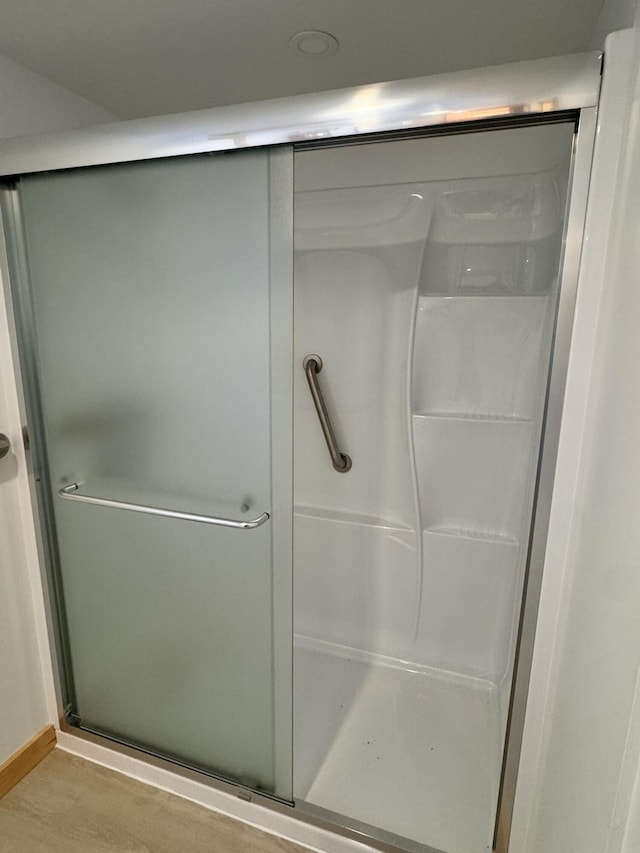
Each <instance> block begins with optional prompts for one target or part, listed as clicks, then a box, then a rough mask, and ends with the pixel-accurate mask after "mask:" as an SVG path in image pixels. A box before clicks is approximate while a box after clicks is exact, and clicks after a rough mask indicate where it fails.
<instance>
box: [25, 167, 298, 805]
mask: <svg viewBox="0 0 640 853" xmlns="http://www.w3.org/2000/svg"><path fill="white" fill-rule="evenodd" d="M273 156H274V155H272V154H270V153H269V152H268V151H254V152H243V153H234V154H230V155H223V156H202V157H192V158H182V159H176V160H168V161H156V162H147V163H138V164H133V165H118V166H110V167H104V168H94V169H90V170H77V171H73V172H69V173H59V174H51V175H42V176H33V177H29V178H26V179H23V181H22V183H21V194H22V205H23V215H24V225H25V233H26V240H27V251H28V261H29V268H30V275H31V280H32V292H33V305H34V313H35V324H36V329H37V346H38V353H39V373H40V384H41V398H42V408H43V412H44V427H45V434H46V445H47V452H48V461H49V476H50V480H51V489H52V494H53V497H52V501H53V506H54V509H55V527H56V534H57V539H58V543H59V553H60V564H61V574H62V585H63V589H64V601H65V607H66V617H67V622H68V630H69V637H70V648H71V658H72V661H71V663H72V670H73V676H74V682H75V693H76V696H75V708H74V710H75V711H76V712H77V714H78V715H79V716H80V718H81V720H82V725H83V726H85V727H87V728H91V729H95V730H98V731H100V732H105V733H110V734H113V735H115V736H117V737H119V738H122V739H124V740H127V741H130V742H133V743H136V744H139V745H142V746H145V747H147V748H149V749H151V750H153V751H156V752H158V753H162V754H164V755H168V756H171V757H175V758H177V759H179V760H181V761H184V762H187V763H188V764H191V765H194V766H198V767H202V768H204V769H207V770H209V771H212V772H214V773H218V774H221V775H223V776H225V777H228V778H230V779H234V780H239V781H241V782H242V783H244V784H246V785H248V786H251V787H253V788H256V789H260V790H264V791H268V792H275V793H277V794H278V795H280V796H282V797H285V798H290V795H291V787H290V786H291V781H290V778H288V779H287V773H286V772H284V773H283V772H282V768H283V767H285V768H286V766H287V760H286V758H285V760H284V761H283V760H282V756H281V755H280V756H277V755H276V752H277V751H278V749H284V750H285V753H286V752H287V750H290V744H288V743H287V740H289V741H290V736H289V738H288V739H287V737H286V736H283V732H282V720H281V719H279V720H276V710H277V709H278V708H280V709H285V710H284V718H285V719H286V718H287V714H286V706H287V704H290V699H289V695H290V691H291V685H290V683H287V681H286V679H283V678H279V679H278V693H277V695H275V693H274V671H275V670H278V669H281V668H284V669H285V670H286V669H287V661H288V660H289V658H290V652H289V651H288V646H289V645H290V638H289V639H287V637H286V625H287V619H286V616H285V618H284V623H283V624H284V631H283V629H282V626H281V627H280V630H279V631H277V630H274V617H273V614H274V612H279V608H282V603H283V602H285V603H286V600H287V596H290V577H289V578H288V579H287V574H286V572H287V567H286V565H284V567H283V566H282V565H280V566H279V567H278V572H280V574H279V575H278V576H277V582H276V583H274V574H273V569H272V545H273V538H274V536H276V534H274V526H273V522H274V519H273V518H272V519H270V520H269V521H268V522H267V523H265V524H263V525H262V526H260V527H258V528H257V529H252V530H239V529H228V528H223V527H217V526H214V525H209V524H203V523H196V522H193V521H185V520H177V519H174V518H161V517H156V516H152V515H148V514H144V513H134V512H129V511H126V510H123V509H117V508H111V507H105V506H91V505H86V504H81V503H78V502H71V501H65V500H62V499H61V498H60V497H58V496H57V495H56V493H57V491H58V490H59V489H60V488H61V487H62V486H63V485H64V484H68V483H78V484H80V489H79V491H78V494H85V495H91V496H94V497H99V498H104V499H107V500H118V501H128V502H135V503H138V504H142V505H146V506H152V507H163V508H168V509H171V510H176V511H184V512H191V513H198V514H202V515H207V516H214V517H220V516H221V517H225V518H231V519H237V520H241V521H246V520H250V519H254V518H256V517H259V516H260V515H261V514H262V513H263V512H265V511H266V512H270V513H271V512H272V487H271V467H272V441H271V434H272V412H271V408H270V407H271V401H270V388H271V382H272V380H273V378H274V377H273V376H272V374H271V357H270V351H271V347H272V343H273V342H272V341H271V339H270V321H271V311H272V302H273V303H274V304H279V303H278V299H280V298H281V297H279V296H277V295H276V297H275V298H273V299H272V297H273V293H270V270H271V268H272V249H273V246H274V241H277V240H279V241H280V243H281V245H283V246H285V247H286V245H290V235H289V233H288V232H287V230H286V228H287V226H288V228H289V229H290V216H289V221H288V222H287V221H286V220H287V217H286V216H285V217H282V216H281V217H280V218H279V219H278V217H275V218H274V217H273V216H272V215H271V213H272V208H273V197H274V194H273V187H272V186H270V184H271V183H272V182H271V180H270V175H271V167H270V163H271V164H272V162H273V161H272V158H273ZM287 156H288V157H290V156H291V155H290V152H289V153H288V154H287ZM287 204H288V205H289V206H290V204H291V202H290V200H289V201H288V202H287V201H286V200H285V201H284V202H283V201H282V199H280V200H279V205H280V208H281V209H283V210H284V209H285V208H286V206H287ZM278 286H281V283H280V284H279V285H278ZM284 286H285V288H286V287H287V286H290V283H287V282H286V281H285V283H284ZM283 304H285V306H286V299H285V300H284V303H283ZM288 322H289V323H290V319H289V321H288ZM279 323H280V325H282V324H283V321H282V319H280V320H279ZM285 325H286V323H285ZM278 346H279V344H278V343H277V342H276V343H275V344H274V351H276V352H278V353H280V355H279V358H280V361H279V366H278V370H279V373H278V376H277V377H276V384H278V387H280V386H282V383H283V380H282V376H283V375H285V376H287V377H288V374H287V373H286V370H287V366H286V348H285V355H284V357H283V356H282V352H280V350H279V349H278ZM280 349H281V348H280ZM278 405H280V406H281V407H282V405H285V406H286V393H285V394H281V395H280V402H279V403H278ZM288 411H289V409H288V408H287V414H288ZM273 417H274V418H279V419H280V420H282V417H283V416H282V412H277V411H276V412H274V413H273ZM285 417H286V414H285ZM285 445H286V435H285V438H284V442H283V439H282V437H281V438H280V439H279V444H278V448H279V449H278V453H279V454H280V455H282V454H283V453H284V454H286V455H287V456H290V447H288V448H287V447H285ZM274 464H275V463H274ZM278 501H279V502H280V506H281V507H282V506H283V505H284V504H286V497H285V498H284V499H283V495H282V490H280V492H279V497H278ZM283 501H284V503H283ZM282 514H283V515H284V514H285V513H282ZM283 572H284V574H283ZM274 595H275V600H274ZM276 729H277V730H278V731H279V734H278V743H276V741H275V738H276V734H275V732H276ZM288 763H289V777H290V761H289V762H288Z"/></svg>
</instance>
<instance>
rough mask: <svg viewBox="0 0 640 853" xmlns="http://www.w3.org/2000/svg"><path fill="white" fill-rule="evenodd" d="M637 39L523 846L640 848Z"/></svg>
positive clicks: (607, 205)
mask: <svg viewBox="0 0 640 853" xmlns="http://www.w3.org/2000/svg"><path fill="white" fill-rule="evenodd" d="M627 36H628V38H627V45H628V56H627V57H626V58H625V59H624V61H623V62H622V63H617V62H616V60H615V58H614V57H613V56H612V55H611V53H609V56H608V58H606V59H605V88H604V91H603V104H602V109H601V121H602V124H601V127H600V133H599V136H600V139H599V142H598V146H597V148H596V157H595V162H594V172H593V181H592V189H591V192H590V198H589V213H588V223H589V221H590V222H591V225H590V226H589V224H588V226H587V237H588V239H587V242H586V245H585V249H584V254H583V264H582V270H581V286H582V285H584V289H583V291H582V293H579V297H578V311H577V315H576V327H575V331H574V349H573V353H572V363H571V366H570V375H569V387H568V393H567V407H566V408H568V409H569V410H570V411H569V416H570V419H567V418H566V417H565V422H564V424H563V437H562V439H561V450H560V455H559V459H558V465H559V469H560V470H563V471H565V472H566V471H568V470H569V469H570V467H571V460H572V459H575V460H576V472H577V476H576V478H575V484H574V485H575V489H574V490H573V498H574V500H573V503H572V504H571V502H570V501H568V500H567V498H568V497H570V493H569V492H568V491H567V487H568V486H570V485H571V484H570V483H568V482H566V481H565V483H564V484H563V485H560V486H559V488H558V489H557V491H556V495H555V497H554V501H555V503H554V509H553V511H552V520H551V526H552V529H553V528H555V534H554V537H553V539H552V538H551V537H550V545H549V549H548V552H547V558H548V565H547V566H546V568H545V571H546V572H547V574H546V576H545V582H544V584H543V592H542V600H541V610H540V622H539V625H540V627H539V642H538V641H537V642H536V652H535V655H534V667H533V673H532V685H531V691H532V693H531V696H532V698H531V701H530V703H529V709H528V712H527V723H526V727H525V739H524V744H523V754H524V760H525V763H524V765H523V768H522V769H521V776H520V779H519V782H518V794H517V801H516V813H515V819H514V834H513V846H512V849H513V851H514V853H522V851H526V853H540V851H543V850H544V851H545V853H620V851H623V853H631V851H632V850H633V851H636V850H639V849H640V763H639V760H640V686H639V685H640V380H639V377H640V333H639V319H640V284H639V277H638V269H640V219H639V217H638V201H637V200H638V197H639V194H640V70H639V69H640V33H639V30H638V27H637V26H636V29H635V31H634V33H632V32H631V31H629V32H628V33H627ZM607 46H608V47H612V45H611V43H610V42H607ZM614 65H618V68H619V70H620V71H621V72H622V76H621V78H620V79H619V81H618V83H617V85H616V86H615V87H611V86H608V84H607V74H608V73H610V72H612V71H614V70H615V69H614ZM625 69H628V71H627V74H626V77H627V79H626V81H625ZM592 331H593V332H594V334H593V343H592V345H590V344H589V338H590V337H591V336H592ZM591 357H592V358H593V360H592V362H591ZM590 367H592V369H591V370H590ZM583 388H584V390H585V392H586V394H585V406H584V412H583V417H582V418H581V419H580V418H576V417H575V415H576V412H578V410H579V408H580V401H579V399H578V398H579V396H580V395H581V394H582V393H583V391H582V389H583ZM570 427H571V429H570ZM565 479H566V478H565ZM554 513H555V515H554Z"/></svg>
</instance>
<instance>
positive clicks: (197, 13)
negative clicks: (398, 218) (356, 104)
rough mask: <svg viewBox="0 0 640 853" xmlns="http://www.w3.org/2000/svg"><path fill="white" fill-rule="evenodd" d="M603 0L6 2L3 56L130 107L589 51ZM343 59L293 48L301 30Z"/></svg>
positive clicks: (141, 111) (232, 99)
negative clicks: (335, 45)
mask: <svg viewBox="0 0 640 853" xmlns="http://www.w3.org/2000/svg"><path fill="white" fill-rule="evenodd" d="M601 6H602V0H2V2H1V4H0V53H4V54H5V55H6V56H8V57H10V58H11V59H13V60H15V61H17V62H20V63H21V64H23V65H25V66H27V67H28V68H31V69H32V70H34V71H36V72H38V73H39V74H41V75H43V76H44V77H47V78H49V79H50V80H53V81H54V82H56V83H59V84H60V85H62V86H64V87H66V88H67V89H70V90H71V91H73V92H76V93H77V94H79V95H82V96H84V97H85V98H88V99H89V100H90V101H93V102H94V103H96V104H98V105H99V106H101V107H103V108H104V109H107V110H109V111H110V112H112V113H113V114H114V115H116V116H119V117H121V118H136V117H139V116H147V115H158V114H162V113H172V112H181V111H183V110H192V109H199V108H203V107H212V106H218V105H221V104H230V103H240V102H243V101H253V100H260V99H263V98H273V97H279V96H282V95H293V94H300V93H303V92H312V91H322V90H325V89H334V88H339V87H342V86H353V85H359V84H363V83H370V82H379V81H383V80H393V79H401V78H403V77H416V76H422V75H429V74H437V73H440V72H445V71H453V70H458V69H461V68H474V67H480V66H483V65H496V64H499V63H503V62H513V61H517V60H519V59H534V58H538V57H543V56H553V55H557V54H566V53H575V52H579V51H582V50H588V49H589V45H590V42H591V37H592V33H593V31H594V29H595V25H596V20H597V17H598V13H599V11H600V7H601ZM311 29H315V30H322V31H325V32H329V33H331V34H333V35H334V36H335V37H336V38H337V39H338V41H339V50H338V52H337V53H336V54H335V55H334V56H330V57H324V58H312V57H304V56H300V55H296V54H294V53H293V52H292V51H291V49H290V48H289V47H288V42H289V39H290V38H291V36H293V35H294V34H295V33H297V32H298V31H300V30H311Z"/></svg>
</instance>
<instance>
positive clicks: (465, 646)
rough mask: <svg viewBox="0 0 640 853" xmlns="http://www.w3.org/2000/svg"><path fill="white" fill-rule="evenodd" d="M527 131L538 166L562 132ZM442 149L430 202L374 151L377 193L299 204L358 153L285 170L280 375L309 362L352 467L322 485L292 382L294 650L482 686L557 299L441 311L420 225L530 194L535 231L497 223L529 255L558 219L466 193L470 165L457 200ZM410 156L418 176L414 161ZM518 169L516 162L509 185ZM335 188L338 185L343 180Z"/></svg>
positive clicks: (511, 570)
mask: <svg viewBox="0 0 640 853" xmlns="http://www.w3.org/2000/svg"><path fill="white" fill-rule="evenodd" d="M539 130H540V128H536V129H535V130H534V133H536V132H538V131H539ZM542 130H543V131H546V133H547V135H548V136H547V139H549V138H551V140H552V142H551V146H549V143H548V142H547V148H548V149H549V147H550V150H549V152H548V154H547V156H548V157H550V162H549V165H550V166H551V165H553V158H554V157H555V156H556V153H557V147H556V146H557V144H559V140H560V139H564V140H565V141H566V138H567V130H566V126H560V127H559V128H543V129H542ZM513 132H514V131H503V132H502V139H499V137H500V136H501V134H495V133H493V134H492V139H491V141H490V142H489V141H488V140H486V139H485V143H484V144H485V145H487V144H490V145H493V146H495V145H496V144H499V145H501V146H504V148H505V160H506V161H507V162H508V161H509V158H513V152H512V148H513V146H512V141H513V140H512V137H511V134H512V133H513ZM515 132H518V131H515ZM498 139H499V142H497V141H496V140H498ZM431 142H432V141H431V140H428V141H427V143H426V144H427V145H428V144H430V143H431ZM449 142H450V143H451V144H452V147H453V151H452V153H451V155H450V156H449V158H448V159H447V160H446V161H445V163H444V166H443V167H442V173H443V174H444V175H445V176H446V178H447V180H445V181H431V182H429V183H426V182H423V181H415V182H413V183H398V184H392V183H391V182H390V181H389V182H387V181H386V179H387V177H391V178H393V175H390V176H388V174H387V173H388V172H389V171H390V170H391V172H393V168H394V167H393V165H391V166H388V165H385V161H384V160H383V159H382V157H383V154H382V150H381V148H380V147H379V151H378V156H379V157H380V158H381V159H380V162H379V163H378V164H377V169H376V170H374V171H373V174H374V175H376V180H378V181H379V184H380V185H379V186H368V187H354V188H346V187H340V186H339V187H337V188H334V189H311V188H306V187H307V186H308V185H309V184H312V183H313V181H315V183H316V184H318V183H320V181H321V175H320V174H318V175H317V176H315V175H312V177H311V178H309V176H308V175H307V173H306V172H305V169H306V163H307V162H308V163H309V170H313V169H314V168H315V169H318V170H319V172H320V171H321V169H320V168H319V167H318V164H317V162H316V164H314V163H312V162H311V158H312V157H314V158H317V159H319V160H320V162H322V159H321V158H323V157H329V158H331V171H330V172H329V171H328V170H327V174H331V178H332V179H334V174H335V172H336V158H337V156H338V154H339V153H342V154H343V157H344V158H345V159H346V160H347V161H348V159H349V158H350V157H352V156H353V152H354V150H356V149H350V148H347V149H343V150H342V152H336V151H335V150H334V151H331V150H330V151H328V152H326V153H325V152H312V153H306V154H305V153H303V154H299V155H297V170H296V182H297V183H300V184H301V185H302V186H303V187H305V189H304V190H303V191H298V192H297V195H296V258H297V260H296V272H295V280H296V285H295V288H296V292H295V312H296V314H295V322H296V338H295V340H296V343H295V355H294V361H295V365H296V366H300V365H301V364H302V359H303V357H304V356H305V355H306V354H307V353H310V352H317V353H319V354H320V355H321V357H322V358H323V361H324V365H325V367H324V372H323V374H322V377H321V383H322V384H323V387H324V389H325V395H326V396H327V399H328V405H329V408H330V410H331V411H332V412H334V413H335V422H336V425H337V426H336V428H337V430H338V433H339V441H340V446H341V448H342V449H343V450H344V451H345V452H347V453H349V454H350V455H351V456H352V458H353V468H352V470H351V471H350V472H349V473H348V474H347V475H338V474H336V472H335V471H334V470H333V469H332V467H331V466H330V465H329V464H327V459H328V457H327V452H326V448H325V446H324V443H323V438H322V435H321V433H320V430H319V428H318V424H317V418H316V414H315V411H314V409H313V407H312V405H311V403H310V399H309V395H308V390H307V388H306V384H305V378H304V374H303V372H302V370H301V369H300V370H297V369H296V371H295V389H294V399H295V477H296V480H295V482H296V494H295V500H296V536H295V550H296V559H295V565H296V632H297V633H298V634H300V635H302V636H305V637H309V638H312V639H314V640H322V641H327V642H332V643H338V644H340V645H344V646H347V647H352V648H354V649H359V650H361V651H368V652H371V653H374V654H380V655H386V656H391V657H394V658H396V659H398V660H404V661H409V662H412V663H414V664H420V665H422V666H430V667H435V668H438V669H442V670H446V671H449V672H454V673H459V674H464V675H470V676H473V677H477V678H485V679H487V680H488V681H490V682H491V683H493V684H499V683H501V682H502V681H503V680H504V678H505V676H506V675H507V674H508V672H509V666H510V660H511V657H512V643H513V629H514V617H515V612H516V606H515V601H516V597H517V595H518V593H519V591H520V580H521V565H519V564H521V563H522V549H521V546H522V544H523V538H524V537H523V532H524V531H526V528H527V526H528V523H529V504H530V499H529V497H528V492H529V491H530V488H531V481H532V476H531V475H532V465H533V464H535V459H536V457H537V435H538V432H539V421H540V416H541V396H542V394H543V392H544V381H545V380H546V356H545V351H546V350H547V348H548V345H549V332H550V319H551V315H552V312H553V305H554V299H555V297H554V295H553V293H551V296H549V293H548V292H547V293H544V292H543V293H539V294H535V295H524V296H520V295H515V296H511V295H488V296H483V295H480V296H478V295H475V294H474V295H473V296H472V297H471V298H468V297H467V296H455V295H443V294H442V291H441V290H438V289H437V287H435V285H434V284H433V277H432V276H430V275H429V273H430V270H429V264H428V257H425V253H426V255H427V256H428V252H429V247H430V246H433V245H434V244H435V242H436V241H435V240H434V239H433V233H432V232H433V230H434V229H430V225H431V220H432V214H433V211H434V207H436V205H437V204H438V202H439V200H441V199H442V198H443V197H444V196H445V195H446V194H447V193H451V192H453V191H459V190H460V188H461V187H464V188H465V189H467V190H469V189H470V190H471V191H472V192H478V193H480V192H483V188H485V187H487V186H489V187H491V188H494V187H495V186H496V184H497V185H498V186H499V187H500V186H501V187H502V190H503V191H504V192H509V191H511V192H520V191H521V189H522V186H523V185H528V187H529V188H531V187H535V186H536V185H537V186H540V185H541V184H542V185H544V186H543V190H544V192H543V193H539V194H538V196H537V197H536V209H537V212H538V213H539V211H540V210H542V214H543V215H537V216H532V217H531V221H529V222H527V223H526V224H527V226H528V230H527V233H524V232H522V233H517V232H516V233H515V234H509V233H508V232H507V233H506V234H505V233H504V220H503V221H501V222H499V223H498V225H499V226H500V227H501V228H502V232H503V233H502V239H503V240H504V241H505V242H508V241H509V240H510V239H511V240H512V241H513V238H514V237H515V238H516V239H519V240H521V241H522V242H524V241H526V240H527V239H528V240H529V241H531V240H532V239H533V240H535V239H542V238H546V237H547V236H548V235H549V234H550V233H552V232H553V230H554V228H556V227H557V223H558V221H559V219H560V218H561V216H562V211H561V210H558V205H557V200H556V198H555V196H554V194H553V193H554V191H555V188H554V187H553V186H552V184H551V183H550V182H549V181H548V180H547V181H546V183H545V180H540V179H539V178H538V176H536V175H527V176H525V177H522V176H519V175H517V174H516V175H514V176H512V177H511V178H510V177H503V178H498V179H497V180H496V179H495V178H490V179H487V178H486V177H485V178H484V179H479V180H473V178H474V175H473V173H472V174H471V175H469V172H472V171H473V164H467V174H466V175H465V176H464V177H465V180H464V183H463V184H462V183H460V181H459V180H456V175H455V173H456V171H458V170H460V165H459V164H458V163H457V162H456V160H457V158H458V155H459V151H458V149H459V147H460V143H461V140H460V138H453V139H450V140H449ZM391 144H392V145H397V144H398V143H391ZM424 144H425V143H424V142H423V145H424ZM462 144H464V141H463V142H462ZM475 144H476V145H477V144H478V140H476V143H475ZM411 145H414V143H411ZM374 147H375V146H374ZM429 150H430V149H429V148H428V147H425V148H424V152H425V153H428V152H429ZM481 150H482V146H481ZM411 153H412V155H413V157H414V161H415V164H414V173H415V175H416V176H420V175H421V174H423V173H424V171H425V170H424V168H423V167H422V164H421V162H420V158H419V156H418V154H419V148H417V147H414V150H413V152H411ZM375 154H376V152H372V151H367V152H366V154H365V156H368V157H369V158H370V159H371V160H372V162H373V158H374V157H375ZM480 159H482V157H481V158H480ZM451 162H453V163H454V166H453V167H449V169H447V163H451ZM527 166H528V163H527V161H526V159H525V157H524V156H523V157H522V160H521V162H520V163H516V162H511V163H510V164H509V166H508V167H507V168H511V170H512V171H514V172H516V170H517V169H518V168H519V169H520V170H521V171H524V170H525V169H526V168H527ZM404 169H405V173H406V162H405V163H404ZM342 171H343V173H344V174H345V180H347V179H348V178H346V176H347V175H348V164H347V166H345V167H344V169H343V170H342ZM337 174H338V179H337V180H338V181H339V180H340V175H341V170H340V168H338V169H337ZM460 178H462V175H461V176H460ZM470 178H471V180H470ZM543 178H544V176H543ZM514 187H515V190H514ZM539 199H541V201H542V202H543V203H538V201H539ZM542 219H544V220H545V221H544V227H543V226H542V225H541V220H542ZM481 225H482V228H483V232H484V233H483V235H482V238H483V239H484V241H485V242H486V241H487V235H488V234H489V233H490V232H488V231H487V226H486V223H484V222H483V223H481ZM489 225H491V223H489ZM516 225H519V226H520V230H521V231H522V223H521V222H519V223H518V222H517V223H516ZM545 229H546V230H545ZM494 230H495V223H494ZM436 236H440V235H436ZM456 239H457V240H458V242H462V241H461V240H460V238H459V235H458V237H457V238H456ZM472 239H473V235H472ZM440 242H441V241H440ZM467 242H470V241H469V239H468V237H467ZM478 242H479V240H478ZM547 285H548V282H547ZM428 287H431V288H433V289H434V292H433V293H432V292H429V290H427V288H428ZM547 291H548V287H547ZM414 312H415V313H414ZM487 330H489V331H487ZM414 338H415V340H414ZM409 383H411V387H408V385H409ZM461 481H463V482H464V484H465V485H464V489H461V488H460V482H461ZM416 485H417V490H416V488H415V486H416ZM487 498H488V499H487ZM416 529H419V530H421V532H422V542H421V543H420V542H418V546H417V547H418V553H416ZM421 550H422V554H421V553H420V551H421Z"/></svg>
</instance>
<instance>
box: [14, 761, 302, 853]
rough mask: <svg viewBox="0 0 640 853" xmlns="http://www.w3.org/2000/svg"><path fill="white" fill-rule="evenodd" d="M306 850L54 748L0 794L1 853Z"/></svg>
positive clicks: (272, 852) (275, 852)
mask: <svg viewBox="0 0 640 853" xmlns="http://www.w3.org/2000/svg"><path fill="white" fill-rule="evenodd" d="M115 851H118V853H125V852H126V853H309V851H308V850H305V848H302V847H299V846H298V845H297V844H292V843H291V842H289V841H284V840H283V839H280V838H276V837H275V836H273V835H268V834H267V833H264V832H261V831H260V830H258V829H254V828H253V827H251V826H247V825H246V824H243V823H240V822H239V821H235V820H233V819H232V818H229V817H225V816H224V815H219V814H216V813H215V812H212V811H209V810H208V809H205V808H203V807H201V806H198V805H196V804H195V803H191V802H189V801H187V800H183V799H181V798H180V797H176V796H174V795H172V794H167V793H166V792H164V791H159V790H157V789H156V788H152V787H150V786H149V785H144V784H142V783H141V782H136V781H135V780H133V779H129V778H128V777H126V776H123V775H122V774H120V773H115V772H114V771H112V770H108V769H106V768H105V767H100V766H99V765H96V764H92V763H91V762H89V761H85V760H84V759H82V758H78V757H76V756H72V755H70V754H69V753H66V752H63V751H62V750H60V749H55V750H54V751H53V752H52V753H51V754H50V755H48V756H47V757H46V758H45V759H44V760H43V761H42V762H41V763H40V764H39V765H38V766H37V767H36V768H35V770H33V771H32V772H31V773H30V774H29V775H28V776H27V777H26V778H25V779H23V780H22V781H21V782H20V783H19V784H18V785H16V787H15V788H13V790H11V791H10V792H9V793H8V794H7V795H6V796H5V797H4V798H3V799H1V800H0V853H115Z"/></svg>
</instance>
